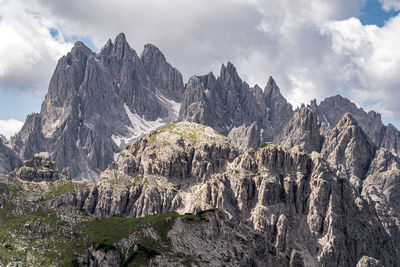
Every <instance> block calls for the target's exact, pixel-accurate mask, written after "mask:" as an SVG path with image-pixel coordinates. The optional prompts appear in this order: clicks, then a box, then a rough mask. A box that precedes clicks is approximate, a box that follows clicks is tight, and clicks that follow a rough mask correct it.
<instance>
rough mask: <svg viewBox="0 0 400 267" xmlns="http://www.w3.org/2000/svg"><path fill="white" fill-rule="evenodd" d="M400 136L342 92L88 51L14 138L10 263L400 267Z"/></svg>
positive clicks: (129, 52)
mask: <svg viewBox="0 0 400 267" xmlns="http://www.w3.org/2000/svg"><path fill="white" fill-rule="evenodd" d="M399 139H400V132H399V131H398V130H397V129H396V128H395V127H394V126H393V125H392V124H389V125H388V126H386V125H384V124H383V123H382V120H381V115H380V114H379V113H376V112H375V111H369V112H366V111H364V110H363V109H362V108H359V107H357V106H356V105H355V104H354V103H352V102H351V101H350V100H348V99H346V98H344V97H342V96H340V95H336V96H332V97H329V98H326V99H325V100H323V101H321V102H320V103H319V104H318V103H317V101H316V100H313V101H311V103H310V104H308V105H302V106H301V107H299V108H297V109H295V110H294V109H293V107H292V105H291V104H290V103H288V101H287V100H286V99H285V98H284V97H283V95H282V94H281V92H280V89H279V87H278V85H277V84H276V82H275V81H274V79H273V78H272V77H270V78H269V80H268V83H267V85H266V86H265V88H264V89H262V88H261V87H259V86H258V85H255V86H253V87H251V86H250V85H249V84H247V83H246V82H245V81H243V80H242V79H241V78H240V76H239V74H238V73H237V70H236V68H235V67H234V65H233V64H232V63H230V62H228V63H227V64H223V65H222V66H221V70H220V73H219V75H218V76H215V75H214V74H213V73H212V72H210V73H208V74H207V75H203V76H192V77H191V78H190V79H189V81H188V82H187V83H186V84H184V83H183V79H182V75H181V73H180V72H179V71H178V70H177V69H176V68H174V67H173V66H171V64H170V63H168V62H167V60H166V58H165V56H164V55H163V54H162V52H161V51H160V50H159V49H158V48H157V47H155V46H154V45H151V44H147V45H145V47H144V50H143V51H142V53H141V55H140V56H138V55H137V53H136V52H135V50H133V49H132V48H131V47H130V45H129V44H128V42H127V41H126V37H125V35H124V34H123V33H121V34H119V35H118V36H117V37H116V38H115V40H114V42H113V41H111V40H109V41H108V42H107V43H106V44H105V46H104V47H103V48H102V49H101V50H100V51H99V52H98V53H94V52H93V51H91V50H90V49H89V48H88V47H86V46H85V45H84V44H83V43H82V42H77V43H76V44H75V46H74V47H73V48H72V50H71V52H69V53H68V54H67V55H66V56H63V57H62V58H61V59H60V60H59V61H58V64H57V66H56V69H55V71H54V73H53V76H52V78H51V80H50V84H49V89H48V92H47V94H46V97H45V99H44V102H43V104H42V107H41V111H40V113H32V114H30V115H28V117H27V119H26V122H25V124H24V126H23V127H22V129H21V130H20V131H19V132H18V133H17V134H16V135H15V136H13V137H12V138H11V139H10V140H7V139H5V138H1V139H0V168H1V169H2V170H3V172H4V173H2V174H1V175H0V222H1V223H2V225H3V226H4V227H3V230H0V234H1V236H3V237H2V238H1V239H0V242H1V244H0V245H1V246H0V265H1V264H4V265H9V264H14V265H16V264H19V263H20V264H24V262H25V264H30V265H33V266H35V265H46V264H47V265H50V266H54V265H61V266H64V265H67V266H68V265H72V266H81V265H82V266H117V265H121V266H137V265H153V266H156V265H158V266H185V265H186V266H187V265H189V266H272V265H275V266H358V267H362V266H398V265H399V264H400V258H399V255H400V251H399V249H400V209H399V207H400V205H399V204H400V202H399V201H400V158H399V157H398V153H399V152H400V140H399ZM39 240H43V241H42V242H40V241H39ZM12 266H13V265H12Z"/></svg>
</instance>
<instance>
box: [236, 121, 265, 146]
mask: <svg viewBox="0 0 400 267" xmlns="http://www.w3.org/2000/svg"><path fill="white" fill-rule="evenodd" d="M228 138H229V139H230V140H231V142H232V144H234V145H235V146H236V147H237V148H239V150H240V151H241V152H244V151H246V150H248V149H249V148H257V147H259V146H260V130H259V129H258V126H257V124H256V123H253V124H251V125H249V126H248V127H246V126H245V125H242V126H240V127H237V128H236V127H235V128H233V129H232V130H231V131H230V132H229V134H228Z"/></svg>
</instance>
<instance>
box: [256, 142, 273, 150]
mask: <svg viewBox="0 0 400 267" xmlns="http://www.w3.org/2000/svg"><path fill="white" fill-rule="evenodd" d="M273 146H275V145H274V144H273V143H264V144H262V145H261V146H259V147H258V149H262V148H264V147H273Z"/></svg>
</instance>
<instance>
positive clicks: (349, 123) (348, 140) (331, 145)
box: [321, 113, 377, 180]
mask: <svg viewBox="0 0 400 267" xmlns="http://www.w3.org/2000/svg"><path fill="white" fill-rule="evenodd" d="M376 150H377V147H376V145H375V144H374V143H373V142H372V141H371V140H370V139H369V137H368V136H367V135H366V134H365V133H364V131H363V130H362V128H361V127H360V126H358V123H357V121H356V120H355V119H354V117H353V116H352V115H351V114H350V113H346V114H345V115H344V116H343V118H342V119H341V120H340V121H339V122H338V124H337V125H336V126H335V128H333V129H332V130H331V132H330V133H329V135H328V136H327V137H326V139H325V142H324V144H323V147H322V150H321V155H322V157H324V158H325V159H326V160H327V161H328V162H329V163H330V164H331V166H335V168H337V169H338V171H339V172H341V173H342V174H344V175H347V176H348V177H349V178H350V177H351V176H355V177H357V178H358V179H360V180H362V179H364V178H365V175H366V173H367V171H368V168H369V165H370V163H371V161H372V160H373V158H374V156H375V151H376Z"/></svg>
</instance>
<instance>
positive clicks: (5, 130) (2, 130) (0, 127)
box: [0, 119, 23, 138]
mask: <svg viewBox="0 0 400 267" xmlns="http://www.w3.org/2000/svg"><path fill="white" fill-rule="evenodd" d="M22 126H23V122H21V121H17V120H15V119H9V120H0V134H2V135H4V136H5V137H7V138H10V137H11V136H13V135H15V134H16V133H17V132H18V131H19V130H20V129H21V128H22Z"/></svg>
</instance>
